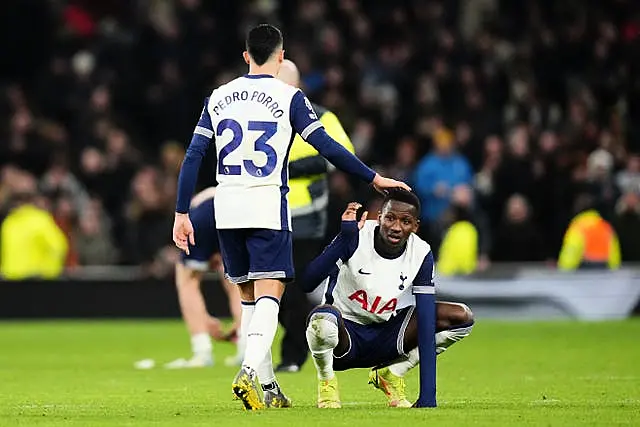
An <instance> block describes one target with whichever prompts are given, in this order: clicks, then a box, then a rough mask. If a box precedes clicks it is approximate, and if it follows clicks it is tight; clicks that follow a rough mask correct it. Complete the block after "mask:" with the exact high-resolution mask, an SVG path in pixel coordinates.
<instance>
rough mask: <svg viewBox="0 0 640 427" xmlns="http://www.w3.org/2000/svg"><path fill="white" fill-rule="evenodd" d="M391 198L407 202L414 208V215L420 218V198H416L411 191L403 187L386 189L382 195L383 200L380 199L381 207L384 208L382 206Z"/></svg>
mask: <svg viewBox="0 0 640 427" xmlns="http://www.w3.org/2000/svg"><path fill="white" fill-rule="evenodd" d="M392 200H394V201H396V202H403V203H407V204H409V205H411V206H413V207H414V208H416V216H417V217H418V218H420V211H421V206H420V199H419V198H418V196H416V194H415V193H413V192H411V191H407V190H405V189H404V188H400V187H398V188H392V189H390V190H389V191H387V195H386V196H385V197H384V200H383V201H382V207H383V208H384V206H385V205H386V204H387V203H389V202H390V201H392Z"/></svg>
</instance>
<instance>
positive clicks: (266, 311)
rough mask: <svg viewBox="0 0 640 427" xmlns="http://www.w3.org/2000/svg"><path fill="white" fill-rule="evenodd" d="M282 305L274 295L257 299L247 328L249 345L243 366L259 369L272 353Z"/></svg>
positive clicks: (254, 369)
mask: <svg viewBox="0 0 640 427" xmlns="http://www.w3.org/2000/svg"><path fill="white" fill-rule="evenodd" d="M279 310H280V305H279V303H278V300H276V299H275V298H273V297H260V298H258V300H257V301H256V306H255V310H254V312H253V317H252V318H251V323H250V324H249V328H248V330H247V347H246V348H245V355H244V361H243V362H242V366H244V367H247V368H249V369H250V370H253V371H256V372H257V371H258V368H259V367H260V364H261V363H262V362H264V360H265V358H266V357H267V355H269V354H270V350H271V345H272V344H273V339H274V338H275V336H276V330H277V329H278V311H279Z"/></svg>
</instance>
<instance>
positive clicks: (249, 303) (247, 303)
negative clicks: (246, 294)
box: [240, 301, 256, 305]
mask: <svg viewBox="0 0 640 427" xmlns="http://www.w3.org/2000/svg"><path fill="white" fill-rule="evenodd" d="M240 304H242V305H256V302H255V301H240Z"/></svg>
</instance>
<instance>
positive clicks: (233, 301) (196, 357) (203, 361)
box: [165, 187, 242, 369]
mask: <svg viewBox="0 0 640 427" xmlns="http://www.w3.org/2000/svg"><path fill="white" fill-rule="evenodd" d="M214 196H215V187H209V188H207V189H205V190H203V191H201V192H200V193H198V194H196V195H195V196H194V197H193V199H192V201H191V208H190V210H189V216H190V217H191V220H192V221H193V226H194V228H195V232H196V234H197V236H196V239H197V241H196V244H195V245H190V246H189V253H188V254H186V253H185V252H182V253H181V260H180V262H178V263H177V264H176V272H175V274H176V276H175V280H176V288H177V291H178V300H179V302H180V311H181V313H182V318H183V319H184V322H185V323H186V326H187V330H188V331H189V334H190V336H191V350H192V353H193V355H192V357H191V358H190V359H176V360H174V361H172V362H169V363H167V364H166V365H165V367H166V368H169V369H180V368H201V367H206V366H211V365H213V362H214V361H213V354H212V343H211V338H212V337H213V338H215V339H224V338H225V337H224V334H223V332H222V328H221V325H220V321H219V320H218V319H216V318H215V317H212V316H210V315H209V313H208V311H207V307H206V304H205V301H204V298H203V296H202V292H201V290H200V287H201V284H202V278H203V276H204V273H205V272H206V271H208V270H209V269H210V268H212V269H213V270H214V271H217V272H218V273H220V276H221V277H222V286H223V288H224V291H225V293H226V294H227V298H228V299H229V310H230V312H231V315H232V317H233V321H234V327H233V329H232V333H233V331H234V330H236V329H237V328H238V327H239V325H240V293H239V292H238V289H237V288H236V287H235V286H234V285H233V284H231V283H229V282H228V281H227V280H226V279H225V278H224V271H223V268H222V262H220V260H218V261H217V262H216V258H219V251H220V250H219V247H218V235H217V231H216V226H215V219H214V217H213V197H214ZM241 351H242V343H240V342H238V355H237V356H236V358H239V359H241V358H242V357H241V354H240V353H241ZM240 361H241V360H240ZM232 362H233V364H236V363H235V360H234V361H231V360H230V361H229V364H231V363H232ZM237 364H239V362H238V363H237Z"/></svg>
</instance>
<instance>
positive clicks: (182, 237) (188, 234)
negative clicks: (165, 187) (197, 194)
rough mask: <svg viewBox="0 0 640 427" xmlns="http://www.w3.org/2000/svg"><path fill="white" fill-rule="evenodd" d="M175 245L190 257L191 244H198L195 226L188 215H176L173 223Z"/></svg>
mask: <svg viewBox="0 0 640 427" xmlns="http://www.w3.org/2000/svg"><path fill="white" fill-rule="evenodd" d="M173 243H175V244H176V246H177V247H178V248H180V249H182V250H183V251H185V252H186V253H187V255H189V243H191V246H193V245H195V244H196V241H195V236H194V234H193V225H191V220H190V219H189V215H188V214H181V213H176V217H175V219H174V221H173Z"/></svg>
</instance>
